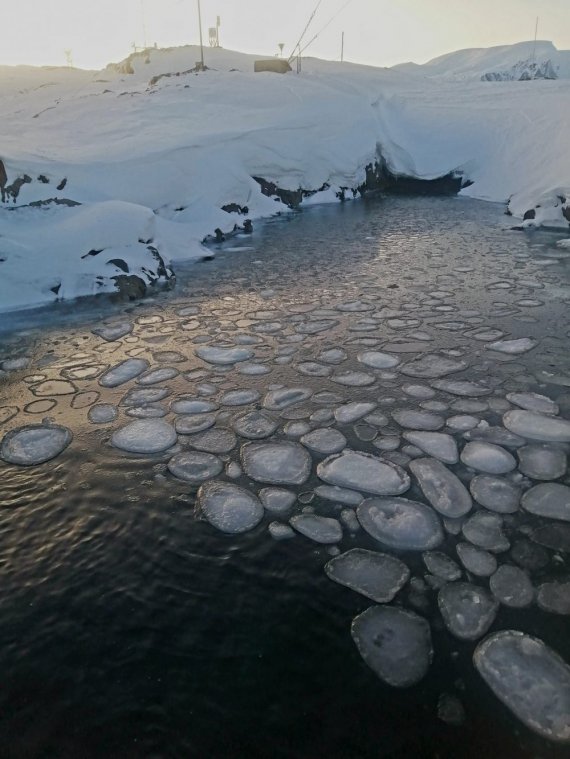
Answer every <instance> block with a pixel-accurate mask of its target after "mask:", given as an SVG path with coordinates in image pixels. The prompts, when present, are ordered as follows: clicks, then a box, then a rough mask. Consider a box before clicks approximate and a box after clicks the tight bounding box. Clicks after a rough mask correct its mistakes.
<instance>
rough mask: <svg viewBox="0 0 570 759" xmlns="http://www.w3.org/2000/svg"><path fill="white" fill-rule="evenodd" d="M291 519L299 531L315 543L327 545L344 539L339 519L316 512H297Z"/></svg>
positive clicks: (291, 522)
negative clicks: (319, 514) (322, 515)
mask: <svg viewBox="0 0 570 759" xmlns="http://www.w3.org/2000/svg"><path fill="white" fill-rule="evenodd" d="M289 521H290V524H291V525H292V526H293V527H294V528H295V529H296V530H297V532H299V533H301V535H304V536H305V537H306V538H309V540H314V541H315V543H323V544H325V545H326V544H332V543H338V542H339V540H341V539H342V527H341V526H340V522H339V521H338V519H332V518H331V517H321V516H318V515H316V514H297V515H296V516H294V517H291V519H290V520H289Z"/></svg>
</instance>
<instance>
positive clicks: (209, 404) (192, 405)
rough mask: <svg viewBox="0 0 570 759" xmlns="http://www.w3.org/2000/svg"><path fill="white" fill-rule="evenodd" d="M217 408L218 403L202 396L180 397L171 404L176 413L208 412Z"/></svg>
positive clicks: (171, 408)
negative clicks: (205, 399)
mask: <svg viewBox="0 0 570 759" xmlns="http://www.w3.org/2000/svg"><path fill="white" fill-rule="evenodd" d="M217 408H218V404H217V403H214V402H213V401H204V400H202V399H200V398H179V399H178V400H176V401H172V403H171V404H170V410H171V411H172V412H173V413H174V414H208V413H209V412H211V411H216V409H217Z"/></svg>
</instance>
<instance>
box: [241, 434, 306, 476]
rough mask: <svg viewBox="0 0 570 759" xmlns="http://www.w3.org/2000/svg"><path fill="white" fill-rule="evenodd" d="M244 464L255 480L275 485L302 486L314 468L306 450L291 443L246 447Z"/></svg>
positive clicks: (243, 448) (242, 449)
mask: <svg viewBox="0 0 570 759" xmlns="http://www.w3.org/2000/svg"><path fill="white" fill-rule="evenodd" d="M241 461H242V464H243V468H244V470H245V472H246V474H247V475H248V476H249V477H251V478H252V479H253V480H256V481H257V482H267V483H269V484H274V485H280V484H283V485H302V484H303V483H304V482H306V480H307V479H308V477H309V475H310V473H311V465H312V460H311V457H310V455H309V453H308V451H307V450H306V448H303V446H302V445H299V443H293V442H289V441H286V442H271V443H246V444H245V445H243V446H242V448H241Z"/></svg>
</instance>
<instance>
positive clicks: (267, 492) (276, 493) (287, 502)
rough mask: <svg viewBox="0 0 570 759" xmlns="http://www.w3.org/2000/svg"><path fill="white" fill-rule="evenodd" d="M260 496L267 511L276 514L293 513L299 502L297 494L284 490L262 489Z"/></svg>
mask: <svg viewBox="0 0 570 759" xmlns="http://www.w3.org/2000/svg"><path fill="white" fill-rule="evenodd" d="M258 495H259V500H260V501H261V503H262V504H263V505H264V507H265V508H266V509H267V511H270V512H272V513H274V514H284V513H286V512H288V511H291V509H292V508H293V506H294V505H295V501H296V500H297V496H296V495H295V493H292V492H291V491H290V490H285V489H284V488H262V489H261V490H260V491H259V494H258Z"/></svg>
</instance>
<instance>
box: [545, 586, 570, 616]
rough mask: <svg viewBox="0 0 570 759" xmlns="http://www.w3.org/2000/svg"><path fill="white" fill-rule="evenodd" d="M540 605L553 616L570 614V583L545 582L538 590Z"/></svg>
mask: <svg viewBox="0 0 570 759" xmlns="http://www.w3.org/2000/svg"><path fill="white" fill-rule="evenodd" d="M537 602H538V605H539V606H540V608H541V609H544V611H549V612H551V613H552V614H564V615H568V614H570V582H545V583H543V584H542V585H541V586H540V587H539V589H538V597H537Z"/></svg>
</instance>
